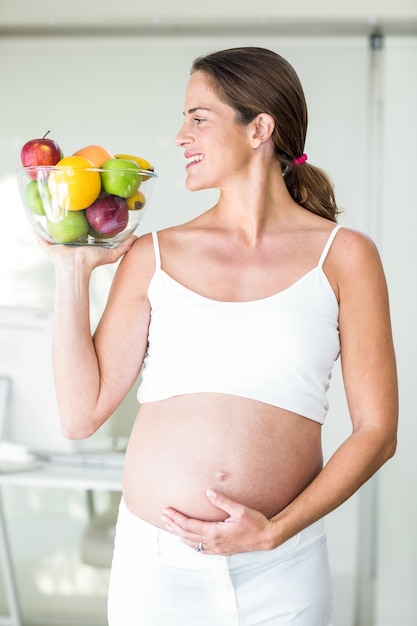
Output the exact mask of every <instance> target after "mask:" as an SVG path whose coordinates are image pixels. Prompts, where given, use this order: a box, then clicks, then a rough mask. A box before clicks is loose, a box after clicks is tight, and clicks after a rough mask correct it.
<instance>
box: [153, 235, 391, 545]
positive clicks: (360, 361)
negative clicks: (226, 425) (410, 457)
mask: <svg viewBox="0 0 417 626" xmlns="http://www.w3.org/2000/svg"><path fill="white" fill-rule="evenodd" d="M341 236H343V239H344V241H343V242H340V243H343V245H337V246H336V245H334V246H333V247H334V249H333V248H332V250H331V253H330V254H329V257H328V258H329V260H330V256H331V264H330V265H329V277H330V280H331V282H332V284H333V285H334V287H335V289H336V291H337V292H338V293H339V297H340V317H339V326H340V339H341V358H342V370H343V378H344V385H345V389H346V394H347V400H348V405H349V411H350V415H351V420H352V434H351V435H350V436H349V437H348V439H347V440H346V441H345V442H344V443H343V444H342V445H341V446H340V447H339V448H338V450H337V451H336V452H335V453H334V454H333V456H332V457H331V459H330V460H329V461H328V463H327V464H326V466H325V467H324V468H323V470H322V471H321V472H320V474H319V475H318V476H317V477H316V478H315V479H314V480H313V481H312V483H311V484H310V485H309V486H308V487H307V488H306V489H304V490H303V491H302V492H301V493H300V494H299V495H298V497H297V498H295V499H294V500H293V501H292V502H291V503H290V504H289V505H288V506H287V507H286V508H285V509H283V510H282V511H280V512H279V513H278V514H277V515H276V516H274V517H273V518H272V519H270V520H267V519H266V518H265V517H264V516H263V515H262V514H260V513H259V512H257V511H253V510H251V509H248V508H247V507H244V506H242V505H241V504H239V503H236V502H233V501H232V500H230V498H228V497H227V495H225V494H221V493H215V492H212V491H210V490H209V491H208V493H207V497H208V498H209V499H210V501H211V502H212V503H213V504H215V505H216V506H217V507H219V508H220V509H222V510H223V511H225V518H226V521H225V522H220V523H207V522H200V521H197V520H190V519H188V518H186V517H185V516H183V515H182V514H180V513H178V512H177V511H174V510H172V509H168V510H167V511H164V513H163V519H164V520H165V521H166V523H167V525H168V526H169V528H170V529H171V530H172V531H173V532H175V533H177V534H179V535H180V536H181V537H182V538H183V539H184V540H185V541H187V542H189V544H190V545H191V546H195V545H196V543H197V542H200V541H201V542H202V543H203V544H204V550H205V552H207V553H210V552H211V553H219V554H232V553H235V552H240V551H248V550H259V549H271V548H274V547H276V546H278V545H280V544H281V543H283V542H284V541H286V540H287V539H289V538H290V537H292V536H294V535H295V534H297V533H298V532H300V531H301V530H303V529H304V528H306V527H307V526H308V525H310V524H312V523H313V522H315V521H317V520H318V519H320V518H322V517H323V516H325V515H327V514H328V513H330V512H331V511H333V510H334V509H335V508H337V507H338V506H339V505H341V504H342V503H343V502H345V501H346V500H347V499H348V498H349V497H350V496H351V495H352V494H354V493H355V492H356V491H357V490H358V489H359V488H360V487H361V485H363V484H364V483H365V482H366V481H367V480H368V479H369V478H370V477H371V476H372V475H373V474H374V473H375V472H376V471H377V470H378V469H379V468H380V467H381V466H382V465H383V464H384V463H385V462H386V461H387V460H388V459H389V458H390V457H391V456H392V455H393V454H394V452H395V447H396V432H397V413H398V398H397V376H396V364H395V356H394V349H393V342H392V335H391V324H390V315H389V306H388V295H387V288H386V283H385V277H384V273H383V270H382V266H381V262H380V259H379V255H378V253H377V251H376V248H375V246H374V245H373V243H372V242H370V241H369V240H368V239H367V238H365V237H364V236H362V235H360V234H359V233H355V232H352V231H340V233H339V234H338V237H341Z"/></svg>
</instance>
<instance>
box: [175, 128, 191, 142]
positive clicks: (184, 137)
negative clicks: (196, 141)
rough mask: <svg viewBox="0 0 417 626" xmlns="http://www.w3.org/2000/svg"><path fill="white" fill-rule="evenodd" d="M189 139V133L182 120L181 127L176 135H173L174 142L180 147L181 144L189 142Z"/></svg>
mask: <svg viewBox="0 0 417 626" xmlns="http://www.w3.org/2000/svg"><path fill="white" fill-rule="evenodd" d="M190 141H191V139H190V134H189V133H188V132H187V129H186V123H185V122H184V124H183V125H182V127H181V129H180V130H179V132H178V133H177V136H176V137H175V143H176V144H177V146H179V147H180V148H181V147H182V146H185V145H187V144H189V143H190Z"/></svg>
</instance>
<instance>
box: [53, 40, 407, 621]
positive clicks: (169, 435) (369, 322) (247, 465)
mask: <svg viewBox="0 0 417 626" xmlns="http://www.w3.org/2000/svg"><path fill="white" fill-rule="evenodd" d="M306 131H307V110H306V103H305V100H304V95H303V90H302V87H301V85H300V82H299V79H298V77H297V75H296V73H295V72H294V69H293V68H292V67H291V65H289V63H288V62H287V61H285V60H284V59H283V58H282V57H281V56H279V55H278V54H276V53H275V52H272V51H270V50H265V49H260V48H236V49H231V50H224V51H220V52H216V53H213V54H210V55H208V56H206V57H202V58H199V59H197V60H196V61H195V62H194V64H193V66H192V70H191V75H190V79H189V83H188V86H187V90H186V95H185V108H184V123H183V126H182V128H181V130H180V131H179V133H178V135H177V138H176V142H177V145H178V146H179V148H180V149H181V150H182V151H183V153H184V157H185V169H186V185H187V188H188V189H189V190H191V191H197V190H200V189H208V188H216V189H218V190H219V199H218V202H217V203H216V205H215V206H213V207H211V208H209V209H208V210H207V211H206V212H204V213H203V214H201V215H199V216H198V217H197V218H196V219H194V220H192V221H191V222H189V223H186V224H184V225H180V226H175V227H172V228H167V229H165V230H161V231H160V232H158V233H156V232H155V233H149V234H146V235H144V236H142V237H140V238H135V237H133V238H131V239H130V240H129V242H127V243H124V244H120V246H118V247H117V248H115V249H112V250H109V249H99V248H88V247H80V248H76V247H66V246H48V245H47V244H43V245H44V246H45V249H47V252H48V254H50V256H51V258H52V260H53V262H54V264H55V267H56V307H55V327H56V330H55V333H56V341H55V349H54V368H55V377H56V388H57V396H58V401H59V406H60V412H61V418H62V428H63V432H64V434H65V436H67V437H70V438H84V437H88V436H89V435H91V434H92V433H93V432H95V431H96V430H97V429H98V428H99V427H100V426H101V425H102V424H103V423H104V422H105V421H106V420H107V419H108V418H109V416H110V415H111V414H112V413H113V412H114V410H115V409H116V407H117V406H118V405H119V404H120V402H121V401H122V400H123V398H124V397H125V395H126V394H127V392H128V391H129V389H130V388H131V386H132V385H133V383H134V382H135V380H136V379H137V377H138V374H139V373H140V372H142V381H141V385H140V388H139V396H138V399H139V402H140V410H139V412H138V415H137V418H136V421H135V424H134V427H133V431H132V433H131V437H130V441H129V445H128V449H127V455H126V466H125V471H124V478H123V495H122V500H121V504H120V512H119V518H118V523H117V534H116V541H115V552H114V559H113V565H112V572H111V579H110V590H109V624H110V626H256V625H262V626H266V625H270V626H287V625H295V626H329V625H330V624H331V623H332V593H331V579H330V571H329V564H328V557H327V548H326V536H325V529H324V523H323V517H324V516H325V515H326V514H328V513H329V512H331V511H332V510H334V509H335V508H336V507H338V506H339V505H340V504H342V503H343V502H344V501H346V500H347V499H348V498H349V497H350V496H351V495H352V494H353V493H354V492H355V491H356V490H357V489H358V488H359V487H360V486H361V485H362V484H363V483H364V482H365V481H367V480H368V479H369V478H370V477H371V476H372V475H373V474H374V473H375V472H376V471H377V470H378V469H379V468H380V467H381V466H382V465H383V464H384V463H385V462H386V461H387V460H388V459H389V458H390V457H391V456H392V455H393V454H394V451H395V445H396V427H397V381H396V368H395V357H394V351H393V344H392V336H391V328H390V316H389V307H388V296H387V289H386V283H385V278H384V273H383V269H382V267H381V262H380V258H379V255H378V252H377V250H376V248H375V245H374V244H373V242H372V241H370V240H369V238H368V237H366V236H365V235H363V234H361V233H359V232H356V231H354V230H351V229H349V228H345V227H341V226H339V225H337V224H336V218H337V213H338V210H337V206H336V203H335V199H334V195H333V189H332V185H331V184H330V182H329V179H328V178H327V176H326V175H325V174H324V173H323V171H322V170H320V169H318V168H317V167H315V166H313V165H311V164H310V162H309V161H308V158H307V155H306V154H305V153H304V144H305V137H306ZM122 257H123V258H122ZM120 259H122V260H121V262H120V264H119V267H118V269H117V272H116V274H115V277H114V280H113V284H112V287H111V290H110V294H109V298H108V301H107V305H106V307H105V310H104V312H103V315H102V318H101V320H100V322H99V324H98V327H97V329H96V331H95V333H94V335H93V336H92V335H91V333H90V318H89V281H90V277H91V272H92V271H93V270H94V268H95V267H97V266H99V265H102V264H105V263H113V262H116V261H118V260H120ZM339 355H340V358H341V363H342V370H343V380H344V386H345V390H346V394H347V400H348V406H349V411H350V417H351V421H352V432H351V434H350V436H349V437H348V438H347V439H346V441H345V442H344V443H343V444H342V445H341V446H340V447H339V449H338V450H337V451H336V452H335V453H334V455H333V456H332V458H331V459H330V460H329V461H328V462H327V464H326V465H325V466H324V467H323V458H322V448H321V429H322V424H323V421H324V418H325V415H326V411H327V400H326V394H327V390H328V385H329V380H330V376H331V370H332V366H333V363H334V361H335V360H336V359H337V358H338V357H339ZM68 372H71V375H70V376H69V375H68ZM335 419H337V417H335Z"/></svg>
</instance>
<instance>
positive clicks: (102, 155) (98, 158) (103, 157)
mask: <svg viewBox="0 0 417 626" xmlns="http://www.w3.org/2000/svg"><path fill="white" fill-rule="evenodd" d="M73 156H80V157H83V158H84V159H88V160H89V161H91V162H92V163H94V165H95V166H96V167H101V166H102V165H103V163H104V161H107V160H108V159H113V158H114V157H113V155H112V153H111V152H109V151H108V150H107V148H104V147H103V146H96V145H92V146H85V148H81V149H80V150H77V152H74V154H73Z"/></svg>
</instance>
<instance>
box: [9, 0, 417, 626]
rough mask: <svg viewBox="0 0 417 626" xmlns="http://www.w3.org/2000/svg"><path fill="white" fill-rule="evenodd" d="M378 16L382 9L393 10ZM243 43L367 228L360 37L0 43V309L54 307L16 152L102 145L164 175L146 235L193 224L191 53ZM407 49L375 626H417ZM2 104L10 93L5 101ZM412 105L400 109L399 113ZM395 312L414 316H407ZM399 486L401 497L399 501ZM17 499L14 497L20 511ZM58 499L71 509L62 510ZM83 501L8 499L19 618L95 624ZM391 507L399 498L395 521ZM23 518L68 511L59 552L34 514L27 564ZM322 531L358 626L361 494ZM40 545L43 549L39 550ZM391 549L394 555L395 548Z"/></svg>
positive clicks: (407, 48) (396, 70)
mask: <svg viewBox="0 0 417 626" xmlns="http://www.w3.org/2000/svg"><path fill="white" fill-rule="evenodd" d="M405 4H406V3H405ZM381 5H382V6H383V7H387V6H388V3H380V5H379V6H381ZM13 6H15V5H13ZM16 6H17V5H16ZM63 6H65V4H64V5H61V4H59V5H56V8H57V9H58V8H59V10H61V9H62V7H63ZM403 6H404V5H403ZM413 6H414V3H413ZM10 14H12V11H11V12H10ZM251 43H256V44H260V45H266V46H269V47H272V48H274V49H276V50H277V51H279V52H281V53H282V54H284V56H286V57H287V58H288V59H289V60H290V61H291V62H292V63H293V64H294V66H295V67H296V69H297V71H298V72H299V74H300V77H301V79H302V81H303V84H304V86H305V91H306V96H307V100H308V102H309V108H310V131H309V136H308V143H307V152H308V154H309V156H310V160H311V162H313V163H316V164H318V165H320V166H322V167H324V168H325V169H327V170H328V171H329V172H330V173H331V174H332V176H333V178H334V181H335V184H336V191H337V197H338V199H339V202H340V204H341V206H342V207H343V208H344V209H345V214H344V216H343V218H342V219H343V221H345V223H347V224H349V225H353V226H355V227H357V228H360V229H362V230H369V229H370V223H371V221H370V216H369V214H368V213H369V211H368V206H369V205H368V200H369V189H368V175H369V173H370V163H369V156H370V153H371V152H370V149H369V141H370V138H371V136H370V132H369V131H370V127H369V124H368V122H369V118H368V114H369V110H368V106H369V91H368V85H369V71H370V64H369V47H368V41H367V38H366V37H345V38H342V39H336V38H333V37H326V38H320V39H317V38H314V37H263V38H262V37H257V38H251V37H248V36H245V37H244V38H242V37H238V36H233V37H232V36H229V37H221V36H217V37H216V36H214V35H212V36H210V37H199V38H192V37H188V38H178V37H177V38H176V37H158V38H147V39H144V38H141V39H139V38H136V37H123V38H122V37H120V38H97V39H91V38H83V37H72V38H68V39H60V38H52V39H48V40H46V39H42V38H8V39H3V40H2V41H0V84H1V85H2V98H1V101H0V119H1V124H2V130H1V133H0V206H1V211H2V215H3V216H4V221H5V223H7V224H8V225H9V228H8V230H7V234H4V235H3V236H2V246H1V247H0V284H1V290H0V304H23V305H28V306H33V305H35V306H44V305H46V306H48V305H51V304H52V297H53V295H52V294H53V278H52V272H51V269H50V266H49V263H48V262H47V261H46V259H45V258H44V256H43V253H42V252H41V251H40V250H39V249H38V246H37V244H35V242H34V240H33V237H32V233H31V232H30V229H29V227H28V225H27V224H26V221H25V218H24V216H23V211H22V209H21V206H20V201H19V199H18V197H17V192H16V187H15V181H14V169H15V166H17V165H18V160H19V150H20V146H21V145H22V143H24V141H26V140H27V139H28V138H31V137H34V136H37V135H41V134H43V133H44V132H45V131H46V130H48V129H50V130H51V131H52V132H51V134H52V135H53V137H54V138H55V139H57V140H58V141H59V142H60V143H61V145H62V147H63V148H64V151H65V152H68V153H70V152H72V151H74V150H75V149H77V148H78V147H81V146H82V145H85V144H87V143H103V144H105V145H107V146H108V147H109V149H110V150H114V151H126V152H132V153H138V154H140V155H142V156H145V157H146V158H149V159H150V160H152V161H154V163H155V166H156V169H157V171H158V174H159V178H158V180H157V184H156V188H155V192H154V195H153V198H152V202H151V205H150V207H149V212H148V215H147V217H146V220H145V223H144V224H143V227H142V228H141V230H143V232H145V231H148V230H150V229H152V228H160V227H162V226H165V225H169V224H172V223H176V222H180V221H183V220H184V219H188V218H189V217H191V216H193V215H195V214H197V213H198V212H200V211H202V210H203V208H205V206H207V203H209V202H210V201H211V200H212V198H213V194H212V193H211V192H207V193H200V194H197V195H195V194H190V193H188V192H186V191H185V190H184V188H183V180H184V173H183V160H182V156H181V153H180V151H179V150H178V149H177V148H176V147H175V145H174V136H175V133H176V131H177V129H178V128H179V126H180V124H181V122H182V113H181V112H182V110H183V91H184V87H185V84H186V81H187V78H188V69H189V66H190V64H191V61H192V59H193V58H194V57H195V56H197V55H198V54H201V53H204V52H206V51H209V50H212V49H216V48H220V47H225V46H231V45H234V44H236V45H240V44H245V45H250V44H251ZM415 46H416V44H415V40H413V39H411V40H409V41H407V42H404V41H403V40H402V39H401V40H399V41H398V42H397V41H392V42H391V43H390V44H389V46H387V51H386V58H387V77H386V91H385V93H384V97H385V100H386V118H385V122H384V140H385V151H386V152H385V153H386V159H385V161H384V167H385V170H384V173H385V177H384V181H385V183H384V202H383V204H382V206H381V212H380V214H379V216H378V226H379V228H378V233H377V235H378V240H379V243H380V245H381V252H382V254H383V258H384V261H385V262H386V265H387V270H388V278H389V280H390V288H391V292H392V301H393V317H394V323H395V332H396V340H397V343H398V347H399V361H400V373H401V374H402V381H401V382H402V389H403V390H404V392H403V393H404V397H405V401H403V402H404V404H403V412H405V413H406V415H407V414H408V412H409V413H410V414H409V416H408V418H407V420H406V421H404V422H403V426H402V433H404V437H405V438H406V440H407V441H409V442H410V443H409V444H403V445H402V446H400V453H399V455H404V456H398V457H397V459H395V460H394V461H392V462H391V463H390V464H389V465H388V466H387V467H386V468H385V469H384V470H383V472H382V474H381V479H380V481H379V490H380V493H381V495H382V498H381V501H380V504H379V510H380V534H379V538H380V539H379V568H378V581H377V599H378V605H377V619H378V622H377V624H376V626H399V624H401V626H412V625H413V626H414V625H415V623H416V621H417V608H416V603H415V597H414V596H415V594H414V593H413V589H412V585H413V583H414V582H415V580H416V570H415V562H417V559H416V549H417V542H416V539H415V534H414V532H413V528H415V521H416V515H415V501H414V500H413V498H410V497H409V494H414V493H415V492H416V490H415V487H416V485H415V480H414V477H413V476H415V469H414V470H413V469H412V468H415V461H414V459H413V456H412V454H413V451H412V446H411V440H412V437H414V435H415V431H414V430H412V429H411V430H409V425H408V422H410V423H413V420H414V417H413V415H412V407H413V403H412V396H411V394H412V392H413V380H412V374H413V370H412V362H411V356H410V352H409V347H410V346H413V345H414V344H415V341H416V331H415V327H414V319H416V318H415V316H414V317H413V315H412V311H413V305H414V306H415V302H414V301H413V299H412V297H411V295H410V291H409V289H410V288H409V285H410V284H412V283H410V280H411V276H412V274H411V269H412V268H414V267H416V259H415V256H413V255H415V253H414V252H413V250H415V246H414V245H413V240H412V233H413V232H414V229H412V227H410V226H411V225H412V224H413V220H414V219H415V218H414V214H413V203H412V202H410V201H409V198H412V197H413V190H412V189H411V184H412V183H411V181H412V176H411V175H410V174H409V173H408V172H411V171H412V170H411V163H412V162H413V159H414V155H413V152H412V151H413V146H415V145H416V137H415V133H416V124H415V122H414V111H415V110H416V97H417V96H416V86H415V83H413V82H412V81H411V80H410V78H409V77H410V76H411V75H412V72H413V69H415V67H416V61H415V56H413V55H414V54H415ZM3 94H7V98H5V97H4V95H3ZM405 101H407V102H408V104H407V106H406V107H404V102H405ZM400 129H401V130H400ZM404 155H406V157H407V158H404ZM400 176H401V184H399V180H400ZM397 183H398V184H397ZM397 205H398V206H397ZM397 215H398V217H397ZM400 216H401V218H400ZM399 218H400V219H399ZM400 229H401V230H400ZM404 238H405V239H404ZM407 244H408V245H407ZM111 276H112V271H111V270H109V268H102V271H100V272H98V274H97V278H96V279H95V282H94V286H93V291H92V295H93V300H94V307H95V309H94V310H95V314H96V315H98V313H99V310H100V307H101V306H102V304H103V301H104V292H105V291H106V289H107V287H108V284H109V281H110V279H111ZM404 303H407V304H408V306H407V307H404ZM413 341H414V344H413ZM410 365H411V369H410ZM335 382H336V385H335V386H334V389H333V391H332V397H331V407H332V409H331V412H330V414H329V418H328V421H327V424H326V426H325V431H324V433H325V444H326V454H329V453H330V451H331V450H332V449H333V448H334V446H335V445H337V442H338V441H339V440H340V439H341V438H342V436H343V435H344V434H345V433H346V432H347V428H348V422H347V417H346V408H345V405H344V401H343V399H342V398H341V394H340V382H338V380H337V376H336V380H335ZM123 419H124V418H123ZM126 422H129V418H127V419H126ZM414 439H415V437H414ZM413 472H414V474H413ZM399 485H404V487H405V488H406V489H407V492H406V494H405V495H403V492H402V490H401V489H399V488H398V486H399ZM54 497H55V498H56V496H54ZM18 498H23V500H22V501H21V502H20V503H19V501H18ZM66 502H67V504H68V506H69V507H70V510H69V511H68V509H67V511H65V506H66ZM80 502H81V500H80V496H79V495H76V494H74V495H73V496H71V497H70V498H69V500H68V501H65V500H64V499H62V498H61V499H59V500H54V503H55V504H54V505H53V506H52V509H51V503H50V496H49V494H47V493H42V494H38V495H37V496H35V495H34V494H33V493H32V494H29V493H28V494H23V495H21V496H18V495H17V494H10V493H9V494H8V506H9V510H10V511H11V514H12V516H13V515H14V516H15V517H14V518H13V519H15V521H16V522H17V523H16V525H15V526H14V531H13V533H14V534H13V541H14V544H15V546H16V550H17V553H18V555H19V558H20V564H21V565H20V570H19V572H20V574H19V575H20V580H21V583H22V584H23V583H25V584H27V585H28V586H29V588H30V593H28V594H26V598H27V601H28V602H30V606H26V612H27V614H28V615H29V614H30V615H31V616H32V617H33V616H34V615H36V611H42V610H45V608H48V607H49V609H50V611H56V616H57V618H56V620H55V622H54V626H56V624H57V623H58V621H57V620H58V619H59V617H60V615H62V614H63V613H65V614H66V615H67V616H71V614H74V615H75V614H76V613H77V612H78V613H80V612H82V614H83V616H84V623H85V624H87V623H90V621H91V623H94V619H97V616H102V615H103V607H104V605H105V575H104V581H103V574H102V573H96V572H91V571H90V570H88V571H87V572H86V570H85V568H80V565H79V563H78V562H77V558H76V556H75V555H74V548H75V547H76V541H77V537H78V535H77V533H79V531H80V528H81V526H82V523H83V522H84V521H85V519H84V513H83V512H81V511H80V506H81V505H82V502H81V504H80ZM390 502H395V504H396V507H395V509H394V508H393V507H391V506H390ZM33 507H35V508H33ZM22 510H24V511H26V513H27V514H30V511H32V515H33V511H35V512H37V513H36V514H37V516H41V515H42V510H47V511H48V512H49V514H50V515H51V516H52V519H56V518H55V516H59V514H60V512H61V515H67V524H68V528H67V532H66V537H69V540H68V541H67V542H66V543H65V545H63V544H62V543H61V547H60V544H59V540H62V537H56V541H54V542H53V548H52V549H53V551H54V553H53V555H49V556H47V551H48V541H47V537H45V536H43V534H42V531H41V527H42V522H41V521H40V520H41V517H36V519H37V520H39V530H40V535H39V537H40V539H39V540H38V542H37V544H36V545H35V546H34V545H33V541H32V542H31V545H32V552H31V553H28V551H27V550H26V549H25V535H24V532H25V525H24V517H22V515H21V514H20V513H19V511H22ZM397 510H398V511H400V515H398V514H397ZM328 526H329V540H330V549H331V553H332V566H333V571H334V576H335V580H336V582H337V584H338V585H339V583H341V584H346V585H347V586H346V587H345V588H339V587H338V589H337V592H338V598H340V600H341V599H342V598H343V596H345V598H344V599H345V600H346V598H347V599H348V603H347V609H345V607H343V610H340V609H339V613H338V607H336V614H337V616H338V619H337V620H336V622H335V626H352V625H353V615H352V611H353V595H352V586H351V584H352V577H353V574H354V573H355V563H356V546H357V529H358V500H357V498H353V499H352V500H351V501H350V502H349V503H347V504H346V505H344V507H341V509H339V510H338V511H337V512H335V513H334V514H333V515H332V516H330V518H329V521H328ZM405 534H406V536H405V537H404V535H405ZM42 538H43V539H44V540H45V542H42V541H41V539H42ZM398 538H399V541H400V548H401V549H400V550H396V549H395V547H394V546H395V545H396V544H395V541H397V539H398ZM406 545H408V548H407V550H406V548H405V546H406ZM413 557H414V560H413ZM37 559H38V564H37ZM393 560H394V561H393ZM393 562H394V563H395V566H396V567H395V571H393V567H392V563H393ZM46 564H47V565H48V567H49V571H50V572H51V571H52V572H54V576H53V580H54V586H53V593H52V594H51V593H49V594H48V592H47V589H48V585H45V584H44V585H43V586H42V585H36V584H35V581H39V580H45V575H44V576H43V578H42V571H41V570H45V567H46ZM398 571H401V572H404V571H405V572H406V573H407V584H405V585H404V584H402V583H401V581H402V577H400V576H399V575H398ZM28 572H30V576H29V577H28ZM34 573H36V576H35V577H34V575H33V574H34ZM86 576H87V578H88V579H89V584H88V585H87V587H88V589H89V590H90V597H85V596H84V595H83V594H82V591H81V589H82V588H84V589H85V588H86V586H85V585H84V587H83V583H81V582H80V581H84V582H85V577H86ZM29 578H30V581H29ZM25 581H26V582H25ZM50 584H51V583H50ZM45 590H46V591H45ZM74 598H75V599H76V601H75V602H74ZM57 600H58V601H59V602H58V604H57V603H56V601H57ZM398 611H401V613H400V614H401V620H400V619H398V620H397V619H396V616H397V615H398ZM45 623H46V622H45ZM366 626H370V624H366Z"/></svg>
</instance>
